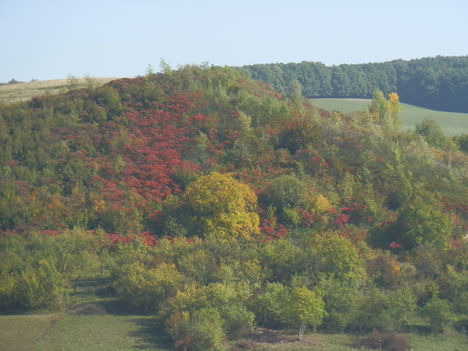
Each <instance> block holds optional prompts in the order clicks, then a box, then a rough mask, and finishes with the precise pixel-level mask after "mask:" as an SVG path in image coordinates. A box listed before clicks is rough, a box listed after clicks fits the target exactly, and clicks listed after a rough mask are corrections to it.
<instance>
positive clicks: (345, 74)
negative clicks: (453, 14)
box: [241, 56, 468, 112]
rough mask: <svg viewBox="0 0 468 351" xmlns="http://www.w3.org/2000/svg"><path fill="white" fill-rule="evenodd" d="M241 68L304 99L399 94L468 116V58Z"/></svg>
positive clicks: (410, 102)
mask: <svg viewBox="0 0 468 351" xmlns="http://www.w3.org/2000/svg"><path fill="white" fill-rule="evenodd" d="M241 69H242V70H243V71H245V72H247V73H248V74H249V75H250V76H251V77H252V78H253V79H255V80H260V81H264V82H267V83H269V84H271V85H272V86H273V87H274V88H275V89H276V90H277V91H278V92H279V93H281V94H284V95H291V94H293V93H294V92H295V91H296V92H297V91H301V92H302V95H304V96H305V97H308V98H312V97H334V98H370V97H372V93H373V92H374V91H375V90H376V89H380V90H382V91H383V92H384V93H387V94H388V93H390V92H393V91H395V92H397V93H398V95H399V96H400V99H401V100H402V101H403V102H406V103H409V104H413V105H417V106H423V107H426V108H431V109H436V110H444V111H453V112H468V56H457V57H442V56H438V57H432V58H423V59H415V60H410V61H404V60H395V61H390V62H384V63H367V64H353V65H348V64H343V65H338V66H325V65H324V64H322V63H320V62H301V63H287V64H282V63H277V64H258V65H250V66H244V67H242V68H241ZM298 83H299V84H298Z"/></svg>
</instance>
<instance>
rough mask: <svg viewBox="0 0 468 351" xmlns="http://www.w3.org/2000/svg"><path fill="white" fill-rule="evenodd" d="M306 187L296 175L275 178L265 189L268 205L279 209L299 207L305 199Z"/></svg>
mask: <svg viewBox="0 0 468 351" xmlns="http://www.w3.org/2000/svg"><path fill="white" fill-rule="evenodd" d="M305 194H306V191H305V187H304V184H302V182H301V181H300V180H299V179H297V178H296V177H294V176H291V175H282V176H279V177H276V178H275V179H273V181H272V182H271V183H270V185H269V186H268V188H267V189H266V190H265V199H266V201H267V204H268V205H273V206H275V207H276V208H278V209H282V208H297V207H300V206H301V205H302V204H303V203H304V201H305Z"/></svg>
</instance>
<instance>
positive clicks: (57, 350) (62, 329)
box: [31, 314, 172, 351]
mask: <svg viewBox="0 0 468 351" xmlns="http://www.w3.org/2000/svg"><path fill="white" fill-rule="evenodd" d="M97 350H103V351H106V350H109V351H110V350H122V351H131V350H154V351H166V350H172V348H171V346H170V343H169V341H168V340H167V339H166V337H165V336H164V335H163V333H162V331H161V329H159V328H158V327H157V324H155V321H154V318H153V317H150V316H137V315H120V316H119V315H70V314H65V315H63V316H62V318H61V319H60V320H59V321H57V322H56V323H55V325H54V326H53V328H51V329H50V330H49V332H48V333H47V334H46V335H44V337H43V338H41V339H40V340H39V341H37V342H36V343H35V344H34V346H33V347H32V348H31V351H97Z"/></svg>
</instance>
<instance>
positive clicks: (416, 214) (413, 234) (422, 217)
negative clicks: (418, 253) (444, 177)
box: [391, 197, 453, 249]
mask: <svg viewBox="0 0 468 351" xmlns="http://www.w3.org/2000/svg"><path fill="white" fill-rule="evenodd" d="M452 231H453V223H452V221H451V220H450V218H449V217H448V216H447V215H446V214H445V213H443V212H442V211H441V210H440V209H439V208H438V206H437V205H436V204H435V203H434V200H431V199H427V198H424V199H423V198H422V197H416V198H414V199H413V200H411V201H409V202H408V203H407V204H406V206H404V207H403V208H402V209H401V211H400V214H399V216H398V219H397V222H396V223H395V225H394V226H393V227H392V228H391V233H392V235H393V236H394V238H395V241H396V242H400V241H401V243H402V244H404V246H405V247H406V248H408V249H410V248H413V247H415V246H416V245H419V244H422V243H425V242H431V243H435V244H436V245H439V246H443V245H445V244H446V243H447V242H448V239H449V238H450V237H451V235H452ZM400 238H401V239H400Z"/></svg>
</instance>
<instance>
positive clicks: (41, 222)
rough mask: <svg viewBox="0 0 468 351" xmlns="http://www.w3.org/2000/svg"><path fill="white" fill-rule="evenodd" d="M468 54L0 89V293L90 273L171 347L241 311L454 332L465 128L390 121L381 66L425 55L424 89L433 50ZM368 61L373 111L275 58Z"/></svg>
mask: <svg viewBox="0 0 468 351" xmlns="http://www.w3.org/2000/svg"><path fill="white" fill-rule="evenodd" d="M466 62H467V59H466V58H458V59H448V58H436V59H433V60H422V61H414V62H412V61H410V62H408V63H403V62H400V61H395V62H392V63H386V64H381V65H377V64H376V65H367V66H365V65H363V66H352V65H351V66H346V67H342V66H338V67H333V68H326V67H324V66H320V65H318V64H306V63H303V64H300V65H297V66H294V67H293V66H280V65H270V66H255V67H250V68H249V69H251V72H252V73H251V75H252V76H253V77H254V78H259V77H260V74H266V76H265V77H264V78H265V80H267V81H269V82H270V83H272V85H273V87H275V88H277V89H278V91H276V90H274V89H273V88H272V87H271V86H270V85H268V84H266V83H261V82H257V81H254V80H252V79H251V78H249V77H248V75H247V74H245V73H244V72H242V71H240V70H238V69H234V68H221V67H215V66H203V65H202V66H184V67H181V68H179V69H177V70H172V69H170V68H169V67H165V69H164V72H162V73H158V74H153V73H151V72H149V73H148V74H147V75H145V76H142V77H138V78H134V79H119V80H115V81H112V82H110V83H107V84H105V85H104V86H101V87H98V86H93V87H89V88H86V89H79V90H74V91H70V92H68V93H64V94H61V95H46V96H43V97H37V98H33V99H31V100H29V101H27V102H19V103H14V104H2V105H0V256H1V257H2V263H1V264H0V281H1V284H0V312H2V313H20V312H21V313H22V312H27V311H37V310H43V309H51V310H56V309H58V310H59V309H63V308H66V306H65V302H64V301H66V295H67V291H68V287H69V286H70V284H71V282H72V281H74V280H77V279H84V278H89V277H93V278H97V279H100V280H101V281H102V282H104V283H105V285H106V287H107V289H108V291H110V292H111V294H112V295H113V296H114V297H115V298H116V299H117V300H118V301H119V303H121V305H122V306H124V308H127V309H128V310H131V311H139V312H141V313H146V314H152V315H154V316H156V317H157V320H158V323H160V326H161V328H163V329H164V330H165V332H166V333H167V335H168V336H169V337H170V338H171V340H172V341H173V344H174V348H175V349H176V350H200V351H202V350H205V351H208V350H227V349H228V347H229V345H232V342H235V340H237V339H238V338H240V337H242V336H243V335H247V334H248V333H251V332H252V331H253V330H254V329H255V328H256V327H266V328H272V329H285V330H293V331H294V333H297V335H298V337H299V338H302V337H303V335H304V334H306V333H307V332H308V331H311V330H322V331H330V332H331V331H336V332H346V333H356V334H358V335H367V333H370V332H372V331H374V333H375V331H378V332H381V333H390V334H388V335H396V334H393V333H399V332H404V331H420V330H424V331H427V332H431V333H442V332H444V331H445V330H447V328H450V329H451V330H455V331H457V332H459V333H466V332H467V330H468V260H467V257H468V252H467V251H468V237H467V232H468V179H467V178H468V168H467V165H468V154H467V139H468V138H467V136H466V135H459V136H456V137H453V138H449V137H446V136H444V135H443V133H442V132H441V131H440V128H439V127H438V126H437V125H436V124H434V123H432V122H431V121H430V120H427V121H424V122H423V123H420V124H419V125H417V126H416V128H415V130H414V131H411V132H408V131H404V130H403V129H402V128H401V125H400V122H399V112H400V105H399V104H400V102H399V96H405V93H404V92H405V90H404V89H408V91H409V90H411V89H412V88H411V84H414V81H413V80H414V77H412V76H410V75H408V76H406V78H405V79H406V80H404V78H403V76H401V75H400V76H399V78H398V79H396V80H395V77H396V75H395V74H396V73H395V72H399V73H398V74H401V73H402V72H405V71H407V72H409V71H411V72H413V71H414V70H413V69H410V68H409V66H410V65H417V66H418V65H420V66H421V67H422V68H427V69H428V70H425V69H421V70H420V71H419V72H420V74H422V75H426V74H429V73H428V72H432V73H433V77H434V87H435V89H434V90H433V91H434V94H436V93H437V94H438V93H439V88H441V87H442V86H443V84H442V79H438V72H439V71H438V68H437V67H439V68H440V67H445V66H444V65H451V66H453V72H454V74H455V75H456V76H457V77H460V74H458V73H457V72H458V71H457V67H458V68H460V69H462V68H463V67H465V68H464V69H465V72H467V74H468V68H467V67H468V66H467V64H466ZM286 67H289V68H288V69H287V68H286ZM306 67H307V69H310V71H311V72H314V69H315V68H317V67H321V70H317V71H316V72H317V74H323V77H328V78H326V79H323V80H321V79H317V80H315V78H314V77H315V75H314V74H315V73H314V74H312V73H311V74H310V75H308V74H307V72H303V73H301V75H299V73H298V72H299V68H300V69H306ZM430 67H432V68H430ZM378 68H379V69H380V68H382V69H383V68H385V69H387V70H388V71H389V72H390V73H389V74H388V75H387V76H385V77H386V79H380V78H379V79H378V80H377V79H376V81H375V83H372V84H371V83H370V81H367V80H363V88H362V90H360V91H359V94H361V95H362V96H369V95H371V96H372V97H373V100H372V103H371V104H370V106H369V109H368V111H365V112H362V113H353V114H350V115H343V114H341V113H338V112H332V113H330V112H326V111H322V110H319V109H317V108H316V107H315V106H314V105H313V104H312V103H311V102H310V101H308V100H307V99H305V98H304V97H303V96H302V95H301V94H300V91H299V90H298V89H295V90H293V91H291V92H289V91H288V89H289V85H288V84H289V83H287V81H286V80H284V77H283V75H286V74H288V75H291V78H292V79H295V78H294V77H297V79H298V80H299V83H300V84H301V85H302V93H303V94H304V95H305V96H316V95H320V96H332V95H333V96H336V95H340V96H349V95H352V96H354V94H355V93H356V92H357V90H355V87H354V86H350V87H349V89H348V86H347V85H346V84H345V81H343V82H342V83H337V82H338V81H335V80H332V81H330V79H329V75H330V74H332V75H334V76H337V77H339V74H338V72H342V73H343V77H347V78H343V79H349V77H348V74H350V72H354V73H356V74H357V76H362V75H363V74H364V73H363V72H365V71H366V70H369V71H373V72H376V73H375V74H376V76H378V73H377V72H382V71H379V70H378ZM296 69H297V70H296ZM348 69H349V70H348ZM441 69H445V68H441ZM262 72H263V73H262ZM265 72H270V73H268V74H267V73H265ZM272 72H276V73H278V76H277V77H279V78H281V79H280V80H279V81H271V79H272V77H273V73H272ZM281 72H283V73H281ZM280 73H281V74H280ZM293 73H294V74H297V76H294V74H293ZM301 77H304V79H305V80H302V81H301V79H302V78H301ZM450 77H452V76H450ZM299 78H300V79H299ZM309 79H310V80H309ZM327 79H328V80H327ZM460 79H461V77H460ZM312 80H314V81H315V83H316V84H317V86H316V87H313V86H312V85H308V83H307V82H309V83H310V82H311V81H312ZM356 81H358V80H356ZM356 81H355V80H354V79H353V82H356ZM449 81H450V84H454V85H456V84H458V83H457V82H458V80H456V79H453V80H452V78H451V79H450V80H449ZM465 81H466V80H465ZM327 82H328V83H327ZM330 82H333V84H332V85H329V86H328V88H327V86H325V85H326V84H330ZM377 82H379V83H378V84H377ZM401 82H406V83H404V84H403V83H401ZM412 82H413V83H412ZM373 84H375V85H373ZM405 84H406V85H405ZM439 84H440V85H439ZM447 84H448V83H447ZM334 85H336V86H335V88H336V89H338V87H340V89H343V90H335V88H334V87H333V86H334ZM405 87H406V88H405ZM376 88H378V89H380V90H376ZM326 89H328V90H326ZM427 91H429V90H427ZM465 95H466V94H465ZM285 96H288V97H285ZM406 96H407V98H408V99H413V98H414V99H417V98H418V97H411V98H410V97H409V95H406ZM440 96H441V95H440ZM454 99H455V98H454ZM442 100H443V99H442V97H440V99H437V98H434V99H432V98H430V99H429V100H425V101H426V102H427V101H431V102H433V103H434V104H436V103H437V104H439V105H438V107H439V108H441V107H446V106H445V105H444V104H445V103H446V104H450V103H451V102H450V101H448V100H444V102H443V103H442V102H441V101H442ZM457 101H458V100H457ZM413 102H414V101H413ZM464 103H465V105H463V106H462V105H460V106H459V107H457V108H460V110H465V111H466V110H467V107H468V106H467V105H466V103H467V101H466V99H465V100H464ZM447 106H448V105H447ZM385 335H387V334H385ZM244 349H245V348H244ZM399 350H409V346H401V348H400V349H399Z"/></svg>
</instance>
